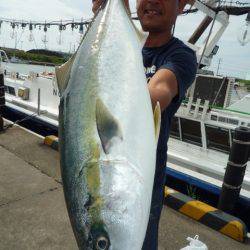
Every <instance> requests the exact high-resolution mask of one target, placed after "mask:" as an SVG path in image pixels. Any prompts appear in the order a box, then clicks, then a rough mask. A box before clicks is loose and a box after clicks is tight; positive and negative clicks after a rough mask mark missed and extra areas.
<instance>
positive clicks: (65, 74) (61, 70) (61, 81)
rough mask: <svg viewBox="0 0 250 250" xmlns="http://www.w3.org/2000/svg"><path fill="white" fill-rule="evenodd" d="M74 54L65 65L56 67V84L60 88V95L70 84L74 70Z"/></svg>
mask: <svg viewBox="0 0 250 250" xmlns="http://www.w3.org/2000/svg"><path fill="white" fill-rule="evenodd" d="M75 55H76V54H74V55H73V56H72V57H71V58H70V59H69V60H68V61H67V62H66V63H64V64H63V65H61V66H59V67H56V70H55V71H56V82H57V86H58V90H59V92H60V94H62V93H63V92H64V90H65V89H66V88H67V85H68V82H69V77H70V71H71V68H72V64H73V62H74V59H75Z"/></svg>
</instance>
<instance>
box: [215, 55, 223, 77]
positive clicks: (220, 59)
mask: <svg viewBox="0 0 250 250" xmlns="http://www.w3.org/2000/svg"><path fill="white" fill-rule="evenodd" d="M221 61H222V58H219V62H218V66H217V72H216V75H218V73H219V69H220V64H221Z"/></svg>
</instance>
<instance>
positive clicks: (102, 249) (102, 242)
mask: <svg viewBox="0 0 250 250" xmlns="http://www.w3.org/2000/svg"><path fill="white" fill-rule="evenodd" d="M108 248H109V241H108V239H107V238H105V237H102V236H101V237H99V238H98V239H97V241H96V249H97V250H107V249H108Z"/></svg>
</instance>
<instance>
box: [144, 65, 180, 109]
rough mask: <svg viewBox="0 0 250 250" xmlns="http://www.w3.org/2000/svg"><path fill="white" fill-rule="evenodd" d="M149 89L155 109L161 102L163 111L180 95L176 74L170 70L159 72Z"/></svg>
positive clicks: (153, 78) (149, 84)
mask: <svg viewBox="0 0 250 250" xmlns="http://www.w3.org/2000/svg"><path fill="white" fill-rule="evenodd" d="M148 89H149V93H150V97H151V102H152V106H153V109H154V107H155V105H156V103H157V102H159V103H160V106H161V111H163V110H164V109H165V108H167V107H168V105H169V104H170V103H171V101H172V100H173V98H174V97H175V96H177V95H178V83H177V79H176V77H175V74H174V73H173V72H172V71H171V70H168V69H160V70H158V71H157V72H156V73H155V74H154V75H153V77H152V78H151V79H150V81H149V83H148Z"/></svg>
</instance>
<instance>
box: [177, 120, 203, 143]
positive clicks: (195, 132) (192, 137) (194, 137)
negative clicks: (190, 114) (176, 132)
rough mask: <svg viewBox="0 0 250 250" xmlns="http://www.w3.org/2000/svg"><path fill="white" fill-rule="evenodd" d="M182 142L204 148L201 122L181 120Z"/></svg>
mask: <svg viewBox="0 0 250 250" xmlns="http://www.w3.org/2000/svg"><path fill="white" fill-rule="evenodd" d="M181 131H182V140H183V141H186V142H189V143H193V144H195V145H199V146H202V142H201V126H200V122H197V121H193V120H189V119H184V118H181Z"/></svg>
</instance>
